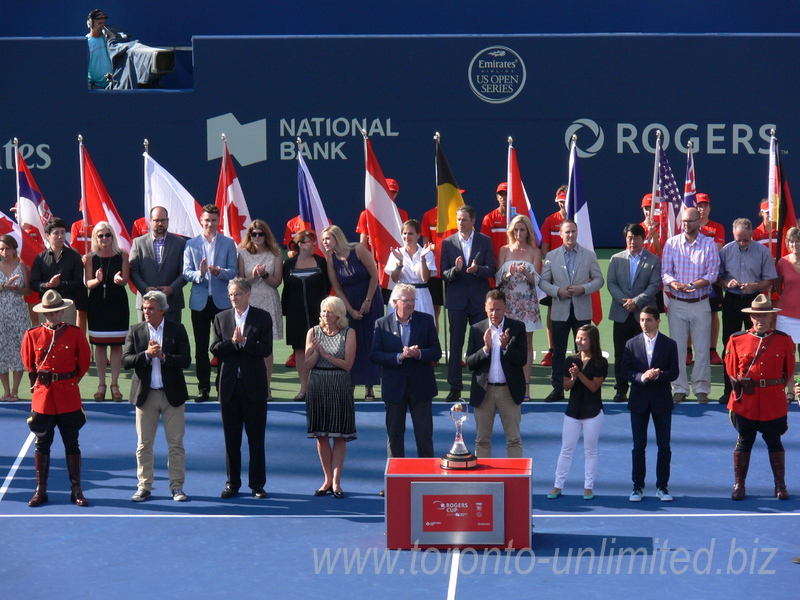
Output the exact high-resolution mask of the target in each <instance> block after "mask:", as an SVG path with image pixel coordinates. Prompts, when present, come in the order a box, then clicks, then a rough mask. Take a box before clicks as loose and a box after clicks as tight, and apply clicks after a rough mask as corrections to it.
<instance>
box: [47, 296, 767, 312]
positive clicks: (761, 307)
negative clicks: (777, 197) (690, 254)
mask: <svg viewBox="0 0 800 600" xmlns="http://www.w3.org/2000/svg"><path fill="white" fill-rule="evenodd" d="M34 310H36V309H34ZM742 312H743V313H750V314H757V315H765V314H768V313H777V312H781V309H780V308H772V300H770V299H769V298H768V297H767V296H766V295H765V294H759V295H758V296H756V299H755V300H753V302H752V303H751V304H750V308H743V309H742Z"/></svg>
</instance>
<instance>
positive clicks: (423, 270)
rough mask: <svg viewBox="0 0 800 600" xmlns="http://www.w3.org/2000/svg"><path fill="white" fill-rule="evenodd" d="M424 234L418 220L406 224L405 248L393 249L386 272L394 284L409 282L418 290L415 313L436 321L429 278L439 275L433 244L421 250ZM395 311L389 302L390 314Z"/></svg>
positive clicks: (404, 231) (426, 245) (404, 233)
mask: <svg viewBox="0 0 800 600" xmlns="http://www.w3.org/2000/svg"><path fill="white" fill-rule="evenodd" d="M421 233H422V226H421V225H420V222H419V221H417V220H416V219H409V220H408V221H406V222H405V223H403V229H402V236H403V242H404V244H405V245H404V246H403V247H402V248H394V249H392V254H391V256H389V260H388V261H387V262H386V267H385V268H384V271H386V273H387V274H389V275H391V277H392V281H393V282H394V283H408V284H410V285H413V286H414V287H415V288H417V304H416V307H415V310H418V311H420V312H426V313H428V314H429V315H431V316H432V317H433V318H434V319H435V318H436V317H435V315H434V312H433V299H432V298H431V292H430V290H429V289H428V279H430V277H431V276H435V275H436V274H437V273H438V271H437V270H436V259H435V258H434V256H433V250H434V245H433V244H431V243H430V242H428V243H427V244H425V246H424V247H422V248H420V246H419V244H418V242H419V236H420V234H421ZM393 311H394V307H393V306H392V305H391V303H389V311H388V312H389V313H390V314H391V313H392V312H393Z"/></svg>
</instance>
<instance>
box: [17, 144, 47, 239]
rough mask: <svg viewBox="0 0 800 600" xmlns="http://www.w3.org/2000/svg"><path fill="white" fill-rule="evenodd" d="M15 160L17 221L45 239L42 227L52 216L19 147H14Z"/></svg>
mask: <svg viewBox="0 0 800 600" xmlns="http://www.w3.org/2000/svg"><path fill="white" fill-rule="evenodd" d="M15 139H16V138H15ZM16 161H17V222H18V223H19V224H20V225H30V226H32V227H33V228H35V229H36V230H37V231H38V232H39V239H41V240H46V239H47V236H46V235H45V233H44V227H45V225H46V224H47V222H48V221H49V220H50V219H52V218H53V213H52V212H50V207H49V206H47V202H45V199H44V196H43V195H42V192H40V191H39V186H38V185H36V181H35V180H34V178H33V174H32V173H31V171H30V169H29V168H28V165H26V164H25V161H24V160H23V159H22V154H21V153H20V151H19V148H17V149H16Z"/></svg>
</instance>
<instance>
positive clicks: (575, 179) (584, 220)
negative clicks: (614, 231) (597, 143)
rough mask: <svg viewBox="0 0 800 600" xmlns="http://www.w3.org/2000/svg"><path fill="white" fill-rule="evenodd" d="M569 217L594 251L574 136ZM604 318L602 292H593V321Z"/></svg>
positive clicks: (581, 239)
mask: <svg viewBox="0 0 800 600" xmlns="http://www.w3.org/2000/svg"><path fill="white" fill-rule="evenodd" d="M567 218H568V219H572V220H573V221H575V224H576V225H577V226H578V244H580V245H581V246H582V247H584V248H586V249H587V250H591V251H592V252H594V240H593V239H592V222H591V219H590V218H589V203H588V202H587V201H586V196H585V195H584V193H583V178H582V177H581V171H580V168H579V167H578V146H577V143H576V140H575V137H574V136H573V139H572V146H571V147H570V151H569V181H568V182H567ZM602 320H603V303H602V301H601V299H600V292H599V291H597V292H595V293H594V294H592V322H593V323H594V324H595V325H599V324H600V321H602Z"/></svg>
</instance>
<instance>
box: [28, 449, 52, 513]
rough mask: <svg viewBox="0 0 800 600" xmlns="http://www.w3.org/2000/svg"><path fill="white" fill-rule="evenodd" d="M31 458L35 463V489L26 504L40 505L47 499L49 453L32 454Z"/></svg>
mask: <svg viewBox="0 0 800 600" xmlns="http://www.w3.org/2000/svg"><path fill="white" fill-rule="evenodd" d="M33 460H34V463H35V465H36V491H35V492H34V494H33V498H31V499H30V500H29V501H28V506H34V507H35V506H41V505H42V504H44V503H45V502H47V501H48V497H47V476H48V474H49V473H50V455H49V454H34V455H33Z"/></svg>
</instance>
